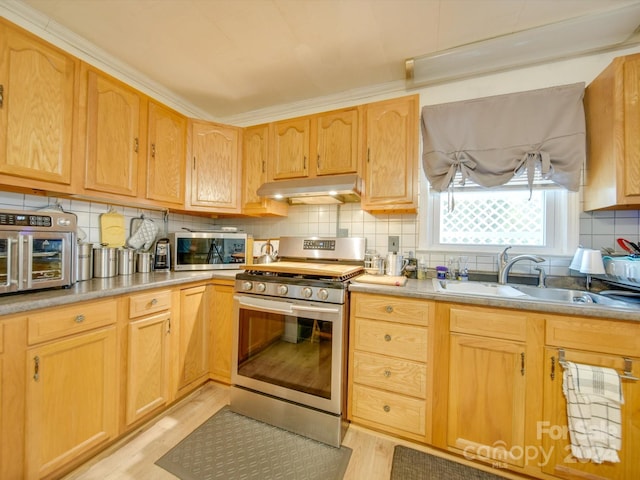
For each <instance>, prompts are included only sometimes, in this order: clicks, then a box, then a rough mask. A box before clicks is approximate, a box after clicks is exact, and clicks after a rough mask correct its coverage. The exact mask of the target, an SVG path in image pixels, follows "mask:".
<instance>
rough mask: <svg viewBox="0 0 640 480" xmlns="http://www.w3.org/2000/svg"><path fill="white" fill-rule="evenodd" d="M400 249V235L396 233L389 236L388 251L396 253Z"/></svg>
mask: <svg viewBox="0 0 640 480" xmlns="http://www.w3.org/2000/svg"><path fill="white" fill-rule="evenodd" d="M399 249H400V237H399V236H397V235H392V236H389V244H388V251H389V253H398V250H399Z"/></svg>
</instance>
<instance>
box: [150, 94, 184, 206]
mask: <svg viewBox="0 0 640 480" xmlns="http://www.w3.org/2000/svg"><path fill="white" fill-rule="evenodd" d="M186 140H187V119H186V117H184V116H182V115H180V114H179V113H177V112H175V111H173V110H171V109H169V108H167V107H165V106H163V105H160V104H158V103H156V102H154V101H151V100H150V101H149V127H148V139H147V168H146V172H147V175H146V198H147V199H149V200H155V201H156V202H158V203H160V204H162V205H167V204H175V205H176V206H182V205H183V204H184V192H185V187H186V169H185V156H186V143H187V142H186Z"/></svg>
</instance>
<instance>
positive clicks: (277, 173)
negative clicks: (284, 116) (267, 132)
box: [271, 117, 311, 180]
mask: <svg viewBox="0 0 640 480" xmlns="http://www.w3.org/2000/svg"><path fill="white" fill-rule="evenodd" d="M310 125H311V123H310V120H309V118H308V117H304V118H296V119H292V120H285V121H282V122H276V123H275V124H274V125H273V148H272V152H273V153H272V155H271V159H272V165H271V166H272V172H271V178H272V179H273V180H282V179H285V178H296V177H306V176H308V175H309V130H310Z"/></svg>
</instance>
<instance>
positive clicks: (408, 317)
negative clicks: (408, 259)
mask: <svg viewBox="0 0 640 480" xmlns="http://www.w3.org/2000/svg"><path fill="white" fill-rule="evenodd" d="M351 309H352V310H351V330H350V331H351V332H352V333H351V336H350V355H349V362H350V368H349V401H348V416H349V419H350V420H352V421H354V422H357V423H361V424H363V425H366V426H369V427H372V428H375V429H379V430H382V431H385V432H388V433H392V434H395V435H399V436H402V437H405V438H409V439H413V440H418V441H421V442H427V443H428V442H430V438H431V422H430V417H431V397H432V391H431V367H432V362H433V360H432V356H431V345H432V343H431V339H430V333H429V326H430V325H431V324H432V323H433V302H429V301H421V300H412V299H408V298H397V297H381V296H374V295H370V294H364V293H354V294H352V303H351Z"/></svg>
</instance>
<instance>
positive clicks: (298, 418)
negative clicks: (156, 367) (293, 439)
mask: <svg viewBox="0 0 640 480" xmlns="http://www.w3.org/2000/svg"><path fill="white" fill-rule="evenodd" d="M364 253H365V239H364V238H318V237H313V238H304V237H281V238H280V244H279V254H280V261H278V262H273V263H268V264H259V265H247V266H245V267H244V269H245V272H244V273H240V274H238V275H236V283H235V291H236V294H235V296H234V312H235V324H234V343H233V364H232V377H231V378H232V383H233V386H232V388H231V402H230V405H231V409H232V410H234V411H236V412H238V413H241V414H243V415H247V416H250V417H253V418H256V419H258V420H261V421H263V422H266V423H270V424H272V425H276V426H278V427H281V428H284V429H287V430H290V431H293V432H296V433H298V434H301V435H305V436H307V437H310V438H313V439H315V440H318V441H321V442H324V443H327V444H330V445H333V446H340V444H341V442H342V438H343V436H344V433H345V431H346V428H347V422H346V420H345V416H346V381H347V376H346V365H347V362H346V354H347V348H346V345H347V340H348V318H349V303H348V295H347V293H348V292H347V286H348V283H349V280H350V279H351V278H353V277H354V276H357V275H359V274H360V273H362V272H363V270H364Z"/></svg>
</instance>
